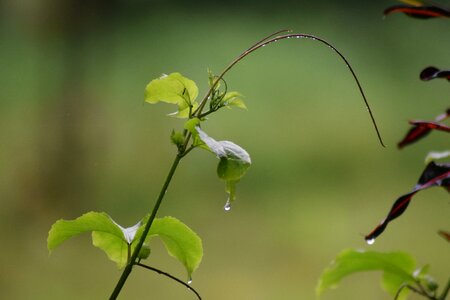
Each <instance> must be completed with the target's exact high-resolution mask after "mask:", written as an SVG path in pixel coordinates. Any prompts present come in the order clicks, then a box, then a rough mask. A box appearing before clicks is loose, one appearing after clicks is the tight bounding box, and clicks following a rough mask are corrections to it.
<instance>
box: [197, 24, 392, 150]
mask: <svg viewBox="0 0 450 300" xmlns="http://www.w3.org/2000/svg"><path fill="white" fill-rule="evenodd" d="M285 31H287V30H280V31H278V32H275V33H274V34H271V35H269V36H267V37H266V38H263V39H262V40H261V41H260V42H259V43H256V44H254V45H253V46H252V47H250V48H248V49H247V50H245V51H244V52H243V53H241V54H240V55H239V56H238V57H236V58H235V59H234V60H233V61H232V62H231V63H230V64H229V65H228V66H227V67H226V68H225V69H224V70H223V71H222V73H221V74H220V75H219V76H217V78H216V80H215V81H214V83H213V84H212V86H211V88H210V89H209V90H208V92H207V93H206V95H205V97H204V98H203V100H202V102H201V103H200V105H199V107H198V108H197V110H196V111H195V112H194V113H193V114H194V115H196V116H200V115H201V113H202V110H203V108H204V107H205V105H206V102H207V101H208V98H209V97H210V96H211V93H212V91H213V90H214V88H215V87H216V85H217V84H218V83H219V81H220V80H221V79H222V78H223V77H224V76H225V74H226V73H227V72H228V71H229V70H230V69H231V68H233V67H234V66H235V65H236V64H237V63H238V62H240V61H241V60H242V59H243V58H245V57H246V56H247V55H249V54H250V53H252V52H254V51H256V50H258V49H260V48H262V47H264V46H266V45H269V44H272V43H275V42H278V41H280V40H284V39H290V38H298V39H299V38H306V39H310V40H314V41H318V42H321V43H322V44H325V45H326V46H327V47H329V48H330V49H332V50H333V51H334V52H335V53H337V54H338V55H339V57H340V58H341V59H342V60H343V61H344V63H345V64H346V66H347V67H348V69H349V70H350V73H351V74H352V76H353V79H354V80H355V82H356V84H357V86H358V89H359V92H360V94H361V96H362V98H363V100H364V104H365V106H366V109H367V111H368V112H369V115H370V119H371V121H372V124H373V126H374V129H375V132H376V134H377V138H378V141H379V142H380V144H381V146H383V147H385V145H384V142H383V139H382V137H381V133H380V130H379V129H378V125H377V122H376V121H375V117H374V115H373V113H372V109H371V108H370V105H369V102H368V101H367V98H366V95H365V94H364V91H363V89H362V86H361V84H360V82H359V80H358V77H357V76H356V73H355V71H354V70H353V68H352V66H351V65H350V63H349V62H348V60H347V59H346V58H345V56H344V55H343V54H342V53H341V52H340V51H339V50H338V49H337V48H335V47H334V46H333V45H331V44H330V43H329V42H327V41H326V40H324V39H322V38H320V37H317V36H315V35H312V34H306V33H289V34H283V35H279V36H275V37H273V36H274V35H276V34H278V33H281V32H285Z"/></svg>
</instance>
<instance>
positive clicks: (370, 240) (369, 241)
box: [366, 239, 375, 245]
mask: <svg viewBox="0 0 450 300" xmlns="http://www.w3.org/2000/svg"><path fill="white" fill-rule="evenodd" d="M366 242H367V244H368V245H373V244H374V243H375V239H368V240H366Z"/></svg>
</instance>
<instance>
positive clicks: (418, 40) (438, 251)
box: [0, 0, 450, 300]
mask: <svg viewBox="0 0 450 300" xmlns="http://www.w3.org/2000/svg"><path fill="white" fill-rule="evenodd" d="M392 4H396V3H395V2H393V1H376V2H375V1H374V2H371V3H363V2H361V1H345V2H342V1H340V2H336V1H320V2H312V1H278V2H270V1H256V0H252V1H227V2H214V1H199V2H189V1H170V2H168V1H163V0H160V1H155V0H150V1H146V0H140V1H138V0H135V1H125V0H122V1H121V0H109V1H100V0H97V1H76V0H73V1H71V0H70V1H69V0H65V1H57V0H45V1H44V0H43V1H32V0H20V1H17V0H4V1H3V2H0V17H1V18H0V66H1V70H0V87H1V88H0V99H1V101H0V137H1V140H2V142H1V144H0V225H1V228H3V230H2V231H3V242H2V244H3V246H2V247H1V250H0V251H1V252H0V264H1V271H0V272H1V273H0V293H1V298H3V299H105V298H107V297H108V296H109V294H110V293H111V291H112V289H113V287H114V285H115V283H116V281H117V279H118V277H119V276H120V272H119V271H118V270H117V268H116V267H115V265H114V264H113V263H111V262H109V261H108V260H107V259H106V256H105V255H104V254H103V253H102V252H101V251H99V250H98V249H95V248H93V247H92V246H91V245H90V237H89V235H85V236H81V237H78V238H75V239H73V240H70V241H68V242H66V243H65V244H63V245H62V246H61V247H60V248H59V249H57V250H56V251H55V252H54V253H52V255H51V256H49V255H48V251H47V249H46V238H47V232H48V230H49V228H50V226H51V224H52V223H54V222H55V221H56V220H57V219H59V218H65V219H73V218H75V217H77V216H79V215H81V214H82V213H84V212H87V211H90V210H95V211H106V212H108V213H109V214H110V215H111V216H112V217H113V218H114V219H115V220H116V221H117V222H119V223H120V224H122V225H124V226H130V225H132V224H134V223H136V222H137V220H139V219H140V218H141V217H142V216H143V215H144V214H145V213H146V212H147V211H148V210H149V209H150V208H151V207H152V205H153V203H154V200H155V198H156V196H157V193H158V191H159V189H160V186H161V184H162V182H163V180H164V177H165V175H166V173H167V171H168V168H169V166H170V163H171V161H172V159H173V157H174V155H175V147H173V146H172V145H170V142H169V134H170V131H171V130H172V129H177V128H180V127H181V126H182V124H183V121H181V120H178V119H173V118H169V117H167V116H166V114H167V113H169V112H172V111H173V110H174V108H173V107H169V106H167V105H164V104H160V105H148V104H144V103H143V91H144V87H145V85H146V84H147V83H148V82H149V81H150V80H151V79H153V78H156V77H158V76H160V75H161V74H162V73H170V72H175V71H177V72H181V73H182V74H183V75H185V76H187V77H189V78H191V79H193V80H195V81H196V82H197V84H198V85H199V87H200V89H201V90H202V91H203V92H205V89H206V87H207V73H206V70H207V68H211V69H212V70H213V71H214V72H216V73H219V72H220V71H221V70H222V69H223V68H224V67H225V66H226V65H227V64H228V62H230V61H231V60H232V59H233V58H234V57H235V56H237V55H238V54H239V53H240V52H241V51H242V50H244V49H245V48H246V47H248V46H250V45H251V44H252V43H253V42H255V41H256V40H258V39H259V38H261V37H263V36H265V35H267V34H269V33H270V32H274V31H277V30H279V29H283V28H291V29H293V30H295V31H296V32H303V33H311V34H316V35H318V36H321V37H323V38H325V39H327V40H328V41H330V42H331V43H332V44H333V45H335V46H336V47H337V48H338V49H340V50H341V51H342V52H343V53H344V54H345V55H346V57H347V58H348V60H349V61H350V62H351V64H352V66H353V67H354V69H355V71H356V73H357V74H358V76H359V79H360V80H361V83H362V85H363V87H364V89H365V92H366V94H367V96H368V98H369V101H370V104H371V106H372V109H373V111H374V114H375V117H376V119H377V121H378V123H379V126H380V129H381V132H382V135H383V137H384V139H385V141H386V143H387V145H388V147H387V148H386V149H383V148H382V147H381V146H380V145H379V144H378V142H377V139H376V135H375V132H374V130H373V128H372V124H371V123H370V119H369V116H368V114H367V112H366V109H365V107H364V105H363V102H362V99H361V97H360V95H359V93H358V90H357V87H356V84H355V82H354V81H353V79H352V77H351V74H350V73H349V72H348V70H347V68H346V66H345V65H344V64H343V62H342V61H341V60H340V59H339V58H338V56H337V55H335V54H334V53H333V52H332V51H330V49H328V48H327V47H324V46H323V45H321V44H319V43H316V42H313V41H309V40H287V41H283V42H279V43H276V44H273V45H271V46H270V47H265V48H264V49H261V50H260V51H257V52H256V53H254V54H253V55H251V56H249V57H248V58H247V59H245V61H243V62H242V63H240V64H239V65H238V66H237V67H236V68H234V69H233V70H232V71H231V72H230V73H229V74H228V75H227V77H226V80H227V83H228V86H229V88H230V90H237V91H240V92H241V93H243V94H244V95H245V96H246V98H245V99H246V104H247V106H248V111H241V110H239V109H234V110H230V111H228V110H224V111H220V112H219V113H218V114H217V115H215V116H213V117H212V118H211V120H210V121H209V122H207V123H206V124H205V126H204V130H205V131H207V132H208V134H210V135H211V136H213V137H215V138H216V139H228V140H231V141H234V142H235V143H237V144H239V145H241V146H242V147H244V148H245V149H246V150H247V151H248V152H249V153H250V154H251V156H252V160H253V165H252V167H251V169H250V170H249V172H248V173H247V175H246V176H245V178H243V180H242V181H241V183H240V184H239V186H238V194H237V197H238V199H237V202H236V203H235V204H234V205H233V208H232V210H231V211H230V212H225V211H224V210H223V205H224V204H225V201H226V194H225V192H224V184H223V182H220V180H219V179H217V178H216V176H215V168H216V164H217V160H216V159H215V158H214V156H213V155H211V154H209V153H207V152H204V151H200V150H199V151H194V152H192V154H191V155H189V156H188V157H186V159H185V160H184V161H183V162H182V164H181V166H180V168H179V170H178V172H177V173H176V175H175V179H174V180H173V182H172V185H171V187H170V189H169V192H168V193H167V197H166V199H165V202H164V203H163V205H162V207H161V210H160V212H159V216H164V215H171V216H175V217H177V218H179V219H180V220H182V221H183V222H185V223H186V224H188V225H189V226H190V227H191V228H192V229H193V230H195V231H196V232H197V233H198V234H199V235H200V236H201V238H202V239H203V245H204V251H205V255H204V258H203V262H202V264H201V266H200V268H199V269H198V270H197V272H195V273H194V277H193V279H194V281H193V286H194V287H195V288H196V289H198V291H199V292H200V293H201V294H202V296H203V297H204V299H214V300H222V299H258V300H261V299H262V300H264V299H314V297H315V295H314V289H315V285H316V283H317V279H318V278H319V276H320V274H321V272H322V270H323V269H324V268H325V267H326V266H327V265H328V264H329V263H330V261H331V260H332V259H333V258H334V257H335V256H336V255H337V254H338V253H339V252H340V251H341V250H342V249H344V248H349V247H355V248H364V249H374V250H380V251H397V250H403V251H408V252H410V253H411V254H412V255H414V256H415V257H416V258H417V262H418V264H419V265H424V264H427V263H429V264H430V265H431V273H432V274H433V275H434V276H435V277H436V279H437V280H438V281H439V282H441V283H444V282H446V280H447V279H448V276H449V273H448V271H449V269H450V268H449V261H450V260H449V251H448V250H449V249H448V247H449V245H448V243H446V242H445V241H444V240H443V239H441V238H439V237H438V236H437V234H436V231H437V230H438V229H450V228H449V222H448V220H449V198H448V194H447V193H446V192H445V191H444V190H442V189H431V190H428V191H425V192H422V193H419V194H418V195H417V196H416V197H415V198H414V200H413V203H412V205H411V206H410V207H409V209H408V211H407V212H406V213H405V215H404V216H402V217H401V218H399V219H398V220H396V221H395V222H393V223H392V224H391V225H390V226H389V227H388V229H387V230H386V232H385V234H383V235H382V236H381V237H380V238H379V239H378V240H377V242H376V243H375V244H374V245H373V246H370V247H369V246H367V245H366V244H365V242H364V239H363V236H364V234H367V233H368V232H369V231H370V230H372V228H373V227H374V226H375V225H376V224H378V222H379V221H380V220H381V219H382V218H383V217H384V216H385V214H386V213H387V211H388V209H389V208H390V207H391V205H392V203H393V201H394V200H395V199H396V198H397V197H398V196H399V195H401V194H403V193H406V192H408V191H409V190H410V189H411V188H412V187H413V186H414V184H415V183H416V181H417V179H418V177H419V175H420V173H421V171H422V169H423V168H424V163H423V158H424V157H425V155H426V154H427V152H428V150H445V149H448V148H449V144H448V137H447V136H446V135H445V134H442V133H432V134H431V135H430V136H429V137H428V138H427V139H426V140H424V141H421V142H420V143H418V144H417V145H414V146H413V147H407V148H406V149H404V150H402V151H399V150H397V148H396V143H397V142H398V141H399V140H400V139H401V138H402V137H403V135H404V134H405V132H406V131H407V129H408V124H407V120H408V119H412V118H416V119H432V118H434V116H435V115H438V114H440V113H441V112H442V111H443V110H444V109H446V108H447V106H448V102H447V101H448V98H447V97H448V93H449V85H448V82H445V81H443V80H435V81H432V82H429V83H424V82H421V81H419V79H418V74H419V72H420V71H421V70H422V68H424V67H426V66H428V65H435V66H437V67H448V66H449V59H450V57H449V52H448V49H450V39H449V38H448V34H449V32H450V27H449V25H450V23H448V21H445V20H428V21H423V20H413V19H410V18H407V17H405V16H403V15H393V16H391V17H389V18H387V19H383V18H382V11H383V9H384V8H385V7H386V6H388V5H392ZM157 242H158V241H155V243H154V244H153V246H152V249H153V251H152V256H151V258H150V261H149V264H151V265H153V266H155V267H159V268H162V269H164V270H167V271H169V272H170V273H172V274H174V275H176V276H178V277H181V278H184V277H185V271H184V270H183V267H182V266H181V265H180V264H179V263H178V262H177V261H175V259H173V258H171V257H168V255H167V254H166V253H165V251H164V249H163V247H162V246H161V245H160V244H159V243H157ZM379 278H380V274H377V273H365V274H361V275H359V276H353V277H352V278H351V279H348V280H344V281H343V282H342V284H341V286H340V288H339V289H337V290H333V291H328V292H326V293H325V294H324V296H323V298H322V299H325V300H326V299H367V300H371V299H390V297H389V296H388V295H386V294H385V293H384V292H383V291H381V289H380V288H379ZM129 279H130V280H129V281H128V282H127V284H126V286H125V289H124V290H123V294H122V297H121V298H122V299H194V298H195V297H194V295H193V294H192V293H191V292H189V291H188V290H186V289H185V288H183V287H181V286H180V285H178V284H176V283H174V282H172V281H170V280H167V279H165V278H163V277H161V276H160V275H157V274H154V273H150V272H147V271H143V270H140V269H136V270H135V272H133V273H132V275H131V277H130V278H129ZM412 299H417V298H414V297H412Z"/></svg>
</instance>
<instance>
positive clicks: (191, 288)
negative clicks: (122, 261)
mask: <svg viewBox="0 0 450 300" xmlns="http://www.w3.org/2000/svg"><path fill="white" fill-rule="evenodd" d="M136 265H137V266H140V267H142V268H145V269H147V270H151V271H153V272H156V273H158V274H161V275H164V276H167V277H169V278H170V279H173V280H175V281H176V282H178V283H180V284H182V285H184V286H185V287H186V288H188V289H189V290H191V291H192V292H193V293H194V294H195V295H196V296H197V298H198V299H199V300H202V297H201V296H200V294H199V293H198V292H197V291H196V290H195V289H194V288H193V287H191V286H190V285H189V284H188V283H186V282H184V281H183V280H181V279H178V278H177V277H175V276H173V275H171V274H169V273H167V272H164V271H162V270H159V269H157V268H154V267H151V266H148V265H145V264H143V263H140V262H138V263H136Z"/></svg>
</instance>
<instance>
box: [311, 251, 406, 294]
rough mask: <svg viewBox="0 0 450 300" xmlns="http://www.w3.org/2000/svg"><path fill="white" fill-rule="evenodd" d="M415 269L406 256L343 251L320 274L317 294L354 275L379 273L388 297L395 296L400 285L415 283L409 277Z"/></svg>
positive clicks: (395, 253)
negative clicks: (371, 272)
mask: <svg viewBox="0 0 450 300" xmlns="http://www.w3.org/2000/svg"><path fill="white" fill-rule="evenodd" d="M414 268H415V261H414V259H413V258H412V257H411V256H410V255H408V254H406V253H402V252H391V253H380V252H374V251H364V250H353V249H347V250H344V251H342V252H341V253H340V254H339V255H338V256H337V257H336V259H335V260H334V262H333V263H332V264H331V265H330V266H329V267H328V268H327V269H325V271H324V272H323V273H322V276H321V277H320V279H319V283H318V285H317V288H316V293H317V295H318V296H320V295H321V294H322V293H323V292H324V291H325V290H326V289H329V288H335V287H337V285H338V284H339V282H340V281H341V279H343V278H344V277H347V276H349V275H351V274H353V273H357V272H363V271H382V272H383V280H382V285H383V288H385V289H386V291H387V292H388V293H390V294H391V295H395V294H396V293H397V291H398V290H399V288H400V287H401V286H402V285H403V284H412V283H414V282H415V278H414V277H413V275H412V274H413V272H414ZM403 297H404V296H403Z"/></svg>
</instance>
